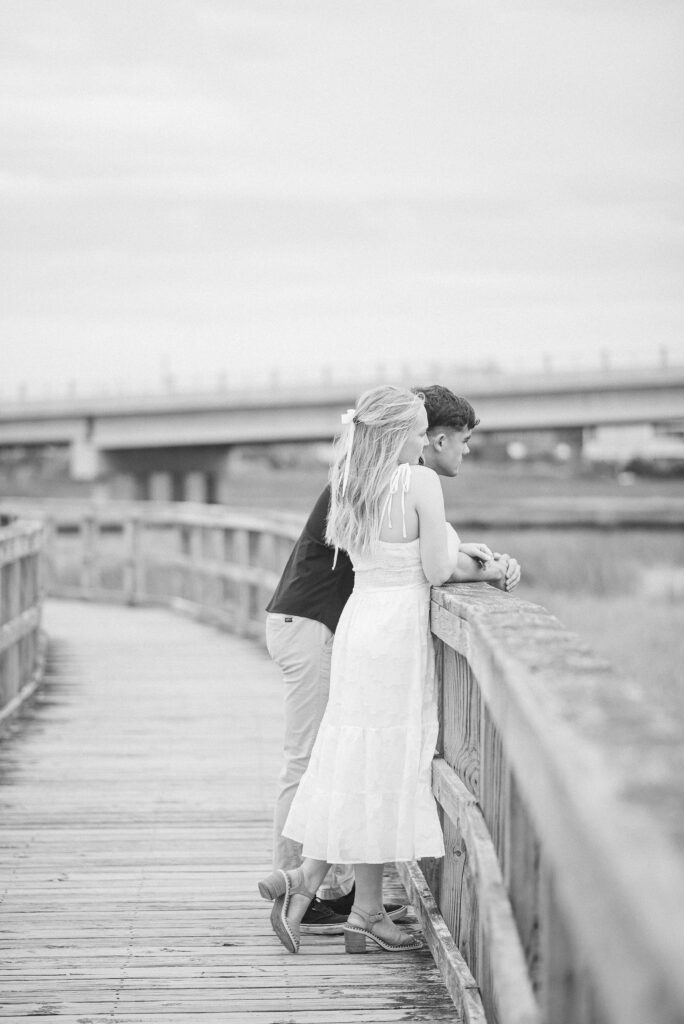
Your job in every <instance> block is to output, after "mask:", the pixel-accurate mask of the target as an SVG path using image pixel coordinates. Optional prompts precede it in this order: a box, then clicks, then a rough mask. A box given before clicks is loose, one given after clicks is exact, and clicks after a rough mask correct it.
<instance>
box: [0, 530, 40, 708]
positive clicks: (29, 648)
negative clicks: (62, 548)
mask: <svg viewBox="0 0 684 1024" xmlns="http://www.w3.org/2000/svg"><path fill="white" fill-rule="evenodd" d="M43 541H44V530H43V527H42V526H41V524H40V522H35V521H31V520H27V519H18V518H16V517H14V516H3V515H1V514H0V719H2V718H4V717H5V716H6V715H7V714H9V713H10V712H11V711H12V709H13V708H14V707H15V706H16V705H17V704H18V703H19V701H20V700H21V699H22V698H23V697H25V696H27V694H28V692H30V690H31V689H32V688H33V687H34V685H35V683H36V681H37V678H38V676H39V674H40V671H41V666H42V657H43V644H42V641H41V633H40V621H41V608H42V599H43V580H42V574H41V559H40V555H41V550H42V546H43Z"/></svg>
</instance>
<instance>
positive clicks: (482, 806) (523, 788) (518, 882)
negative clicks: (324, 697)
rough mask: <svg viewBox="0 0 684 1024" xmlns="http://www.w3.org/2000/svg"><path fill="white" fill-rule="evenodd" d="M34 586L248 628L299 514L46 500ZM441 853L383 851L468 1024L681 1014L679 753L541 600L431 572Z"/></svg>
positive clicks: (635, 691) (668, 1021)
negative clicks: (429, 858) (39, 581)
mask: <svg viewBox="0 0 684 1024" xmlns="http://www.w3.org/2000/svg"><path fill="white" fill-rule="evenodd" d="M45 526H46V531H47V536H48V548H47V550H48V555H49V577H48V578H49V586H50V591H51V592H52V593H53V594H57V595H64V596H77V597H85V598H97V599H105V600H112V599H115V600H123V601H127V602H130V603H132V604H136V603H143V602H154V603H162V604H166V605H168V606H170V607H172V608H175V609H177V610H180V611H183V612H186V613H190V614H192V615H194V616H197V617H199V618H203V619H205V620H207V621H210V622H214V623H216V624H218V625H221V626H225V627H227V628H229V629H232V630H237V631H238V632H241V633H243V634H246V635H252V636H255V635H258V634H259V633H261V630H262V626H263V616H264V613H263V608H264V605H265V604H266V602H267V600H268V596H269V595H270V593H271V592H272V590H273V587H274V586H275V583H276V581H277V579H278V577H279V573H280V571H281V569H282V566H283V564H284V561H285V559H286V558H287V555H288V553H289V551H290V549H291V546H292V542H293V540H294V539H295V537H296V536H297V535H298V533H299V529H300V526H301V521H297V520H292V519H287V518H285V517H277V516H273V515H259V514H256V513H254V514H252V513H245V512H235V511H230V510H226V509H218V508H211V507H209V506H190V505H168V506H154V505H149V504H140V505H108V506H106V507H98V506H95V505H92V506H88V507H85V508H84V507H82V506H81V507H78V506H67V505H64V504H53V505H52V506H50V507H48V508H47V511H46V524H45ZM432 629H433V633H434V636H435V644H436V651H437V668H438V680H439V695H440V696H439V699H440V721H441V736H440V742H439V752H438V756H437V758H436V759H435V761H434V767H433V789H434V793H435V796H436V798H437V801H438V804H439V806H440V814H441V817H442V822H443V829H444V837H445V847H446V857H445V858H444V860H443V861H434V862H424V863H422V864H421V865H420V867H419V866H418V865H417V864H406V865H400V871H401V874H402V877H403V880H404V883H405V885H406V887H407V890H408V891H409V892H410V893H411V896H412V901H413V903H414V906H415V907H416V909H417V910H418V912H419V913H420V915H421V916H422V920H423V926H424V930H425V934H426V936H427V939H428V942H429V944H430V947H431V949H432V951H433V953H434V956H435V959H436V961H437V962H438V963H439V965H440V967H441V969H442V972H443V974H444V977H445V981H446V984H447V986H448V988H449V990H450V992H451V994H452V996H453V998H454V1002H455V1003H456V1005H457V1007H458V1008H459V1011H460V1013H461V1016H462V1018H463V1019H464V1020H465V1021H467V1022H470V1024H475V1022H478V1024H481V1022H484V1021H485V1020H486V1021H488V1022H489V1024H541V1022H544V1024H681V1022H682V1020H684V971H682V963H684V865H683V862H682V856H681V847H682V837H683V836H684V799H683V793H682V777H683V776H684V772H683V767H684V765H683V763H682V762H683V761H684V753H683V747H682V736H681V729H680V728H679V726H678V724H677V723H675V722H672V721H670V720H668V719H667V718H666V717H665V716H664V715H661V714H660V712H659V710H658V708H656V707H654V706H653V704H652V702H651V699H650V694H649V685H648V680H642V681H627V680H624V679H621V678H618V677H617V676H616V675H615V674H614V673H613V672H612V670H611V669H610V667H609V666H608V665H606V664H604V663H603V662H600V661H598V660H597V659H596V658H595V657H594V656H593V655H592V654H591V652H590V651H588V650H587V648H586V647H585V646H583V644H582V643H581V642H580V641H579V639H578V638H577V637H574V636H573V635H572V634H570V633H568V632H567V631H566V630H565V629H563V627H562V626H561V625H560V623H559V622H558V621H557V620H556V619H555V618H554V617H553V616H551V615H550V614H549V613H548V612H546V611H545V610H544V609H543V608H540V607H538V606H536V605H531V604H528V603H526V602H524V601H521V600H518V599H516V598H514V597H510V596H508V595H505V594H501V593H499V592H498V591H495V590H493V589H492V588H490V587H487V586H483V585H481V584H480V585H477V584H469V585H460V586H455V587H454V586H452V587H443V588H435V589H433V592H432Z"/></svg>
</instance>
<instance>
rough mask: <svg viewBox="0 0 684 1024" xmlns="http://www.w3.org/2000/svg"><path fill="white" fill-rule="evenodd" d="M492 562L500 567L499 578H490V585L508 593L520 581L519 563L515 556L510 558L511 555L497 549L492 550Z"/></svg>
mask: <svg viewBox="0 0 684 1024" xmlns="http://www.w3.org/2000/svg"><path fill="white" fill-rule="evenodd" d="M494 563H495V565H498V566H500V567H501V579H500V580H490V582H491V584H492V586H493V587H496V588H497V589H498V590H503V591H505V592H506V593H508V594H510V592H511V591H512V590H515V588H516V587H517V586H518V584H519V583H520V575H521V569H520V563H519V562H518V560H517V559H516V558H512V557H511V555H507V554H503V555H502V554H499V552H498V551H495V552H494Z"/></svg>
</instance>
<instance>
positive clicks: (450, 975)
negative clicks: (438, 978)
mask: <svg viewBox="0 0 684 1024" xmlns="http://www.w3.org/2000/svg"><path fill="white" fill-rule="evenodd" d="M397 868H398V871H399V876H400V878H401V880H402V881H403V883H404V887H405V888H406V891H407V892H408V894H409V897H410V899H411V902H412V903H413V905H414V907H417V908H418V913H419V916H420V920H421V924H422V926H423V931H424V933H425V938H426V941H427V943H428V946H429V948H430V952H431V953H432V955H433V957H434V959H435V963H436V964H437V966H438V967H439V969H440V972H441V974H442V977H443V978H444V984H445V985H446V988H447V990H448V992H449V994H450V996H451V998H452V999H453V1001H454V1004H455V1006H456V1007H457V1009H458V1010H459V1011H460V1013H461V1014H462V1015H463V1020H464V1021H465V1022H466V1024H486V1018H485V1013H484V1009H483V1007H482V1000H481V999H480V993H479V991H478V987H477V982H476V981H475V979H474V978H473V976H472V974H471V973H470V970H469V969H468V965H467V963H466V962H465V960H464V959H463V957H462V956H461V954H460V952H459V950H458V947H457V946H456V943H455V942H454V940H453V938H452V936H451V933H450V932H449V929H448V928H447V926H446V925H445V923H444V921H443V919H442V916H441V914H440V912H439V908H438V907H437V904H436V903H435V901H434V898H433V896H432V893H431V892H430V889H429V888H428V885H427V883H426V882H425V879H424V878H423V875H422V872H421V870H420V868H419V867H418V865H417V864H416V863H415V861H412V862H408V863H401V864H397Z"/></svg>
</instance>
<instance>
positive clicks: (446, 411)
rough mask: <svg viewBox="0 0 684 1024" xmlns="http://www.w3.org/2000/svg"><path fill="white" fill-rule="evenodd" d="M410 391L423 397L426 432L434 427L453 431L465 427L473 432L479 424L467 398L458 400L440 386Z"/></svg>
mask: <svg viewBox="0 0 684 1024" xmlns="http://www.w3.org/2000/svg"><path fill="white" fill-rule="evenodd" d="M412 390H413V391H415V392H416V394H421V395H424V396H425V411H426V413H427V418H428V430H434V429H435V427H452V428H453V429H454V430H463V429H464V428H465V427H467V428H468V430H473V429H474V428H475V427H476V426H477V425H478V423H479V422H480V421H479V419H478V418H477V416H476V415H475V410H474V409H473V407H472V405H471V404H470V402H469V401H468V399H467V398H460V397H459V396H458V395H455V394H454V393H453V391H449V388H445V387H442V385H441V384H431V385H430V387H427V388H412Z"/></svg>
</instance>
